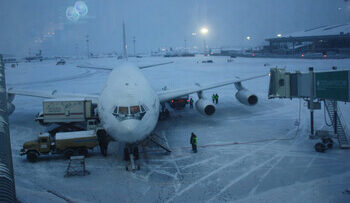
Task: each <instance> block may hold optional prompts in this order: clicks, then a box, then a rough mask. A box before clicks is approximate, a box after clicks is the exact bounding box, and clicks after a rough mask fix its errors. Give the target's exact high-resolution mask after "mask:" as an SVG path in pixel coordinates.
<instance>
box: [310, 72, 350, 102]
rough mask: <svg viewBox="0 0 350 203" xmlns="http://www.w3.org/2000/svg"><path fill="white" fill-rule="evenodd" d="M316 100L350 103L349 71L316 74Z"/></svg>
mask: <svg viewBox="0 0 350 203" xmlns="http://www.w3.org/2000/svg"><path fill="white" fill-rule="evenodd" d="M315 87H316V88H315V93H316V95H315V96H316V98H320V99H330V100H337V101H349V71H334V72H320V73H315Z"/></svg>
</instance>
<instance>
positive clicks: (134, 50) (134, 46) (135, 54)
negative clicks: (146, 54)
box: [132, 36, 136, 57]
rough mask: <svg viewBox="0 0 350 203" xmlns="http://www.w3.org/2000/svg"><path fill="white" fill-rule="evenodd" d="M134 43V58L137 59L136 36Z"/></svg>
mask: <svg viewBox="0 0 350 203" xmlns="http://www.w3.org/2000/svg"><path fill="white" fill-rule="evenodd" d="M132 42H133V43H134V57H136V38H135V36H134V37H133V40H132Z"/></svg>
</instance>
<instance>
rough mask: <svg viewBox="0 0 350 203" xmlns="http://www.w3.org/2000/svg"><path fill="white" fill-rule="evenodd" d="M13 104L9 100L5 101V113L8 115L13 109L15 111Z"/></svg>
mask: <svg viewBox="0 0 350 203" xmlns="http://www.w3.org/2000/svg"><path fill="white" fill-rule="evenodd" d="M15 108H16V107H15V105H14V104H12V103H10V102H7V113H8V115H11V114H12V113H13V112H14V111H15Z"/></svg>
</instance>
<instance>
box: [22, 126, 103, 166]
mask: <svg viewBox="0 0 350 203" xmlns="http://www.w3.org/2000/svg"><path fill="white" fill-rule="evenodd" d="M97 145H99V142H98V139H97V137H96V131H95V130H87V131H74V132H60V133H56V135H55V136H52V135H50V134H49V133H42V134H40V135H39V137H38V139H37V140H32V141H28V142H26V143H24V145H23V148H22V150H21V155H27V160H28V161H30V162H35V161H37V160H38V157H39V156H40V155H50V154H51V155H52V154H64V157H65V158H67V159H68V158H70V157H71V156H73V155H87V154H88V150H89V149H90V150H91V149H93V148H94V147H96V146H97Z"/></svg>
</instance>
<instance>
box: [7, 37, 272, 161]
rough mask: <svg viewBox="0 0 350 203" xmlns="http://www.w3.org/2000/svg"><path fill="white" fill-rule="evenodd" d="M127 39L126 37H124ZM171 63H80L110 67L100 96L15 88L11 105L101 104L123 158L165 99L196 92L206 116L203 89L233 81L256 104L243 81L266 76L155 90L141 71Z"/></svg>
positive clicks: (147, 131) (242, 97)
mask: <svg viewBox="0 0 350 203" xmlns="http://www.w3.org/2000/svg"><path fill="white" fill-rule="evenodd" d="M124 41H125V40H124ZM165 64H168V63H162V64H155V65H149V66H141V67H137V66H135V65H134V64H132V63H129V62H125V63H124V64H122V65H120V66H118V67H115V68H108V67H88V66H79V67H80V68H94V69H102V70H110V71H111V73H110V75H109V78H108V80H107V82H106V84H105V87H104V88H103V90H102V92H101V93H100V94H99V95H86V94H64V93H62V94H61V93H58V92H56V91H54V92H52V93H50V92H49V93H48V92H38V91H27V90H16V89H13V88H10V89H9V90H8V94H9V95H10V96H9V104H8V106H9V107H11V106H12V107H13V104H12V103H11V102H12V101H13V98H14V95H25V96H33V97H41V98H67V97H68V98H69V97H72V98H73V97H74V98H85V99H91V100H92V101H93V102H94V103H96V104H97V105H98V107H97V108H98V115H99V118H100V121H101V125H102V126H103V129H104V130H105V132H104V133H105V134H107V135H108V136H111V137H112V138H114V139H115V140H116V141H120V142H123V143H126V147H125V150H124V153H125V154H124V157H125V156H126V155H128V154H130V155H131V158H133V154H135V153H136V154H135V155H136V156H138V147H137V144H138V143H140V142H141V141H143V140H145V139H146V138H147V137H148V136H150V135H151V134H152V132H153V131H154V129H155V127H156V125H157V122H158V117H159V114H160V111H161V109H162V108H161V106H162V105H164V104H165V102H167V101H169V100H171V99H174V98H177V97H180V96H184V95H189V94H193V93H197V95H198V100H197V102H196V103H195V106H196V109H197V110H198V111H199V112H200V113H201V114H204V115H208V116H210V115H213V114H214V112H215V106H214V105H213V103H212V102H211V100H208V99H206V98H205V97H204V95H203V91H205V90H209V89H213V88H217V87H221V86H225V85H230V84H234V85H235V87H236V88H237V90H238V91H237V93H236V98H237V99H238V101H240V102H241V103H243V104H246V105H255V104H256V103H257V102H258V97H257V96H256V95H254V94H252V93H250V92H249V91H248V90H247V89H245V88H244V87H243V86H242V85H241V82H243V81H246V80H251V79H255V78H259V77H264V76H266V75H259V76H254V77H250V78H246V79H239V80H237V79H232V80H228V81H222V82H216V83H212V84H207V85H198V84H197V85H194V86H193V87H191V88H181V89H173V90H165V91H164V90H162V91H159V92H157V91H155V90H154V89H153V88H152V86H151V85H150V83H149V81H148V80H147V79H146V77H145V76H144V74H143V73H142V69H144V68H150V67H154V66H157V65H165Z"/></svg>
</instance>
